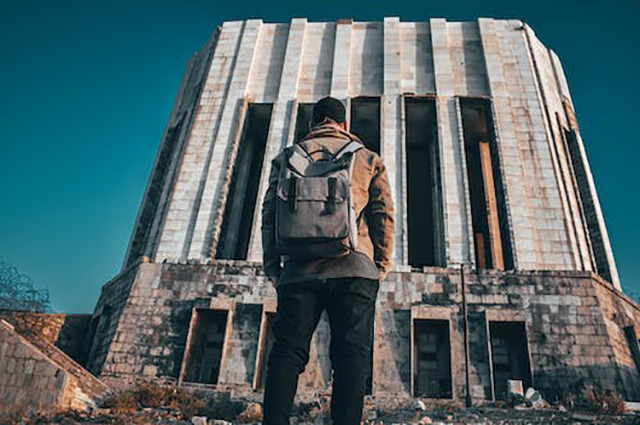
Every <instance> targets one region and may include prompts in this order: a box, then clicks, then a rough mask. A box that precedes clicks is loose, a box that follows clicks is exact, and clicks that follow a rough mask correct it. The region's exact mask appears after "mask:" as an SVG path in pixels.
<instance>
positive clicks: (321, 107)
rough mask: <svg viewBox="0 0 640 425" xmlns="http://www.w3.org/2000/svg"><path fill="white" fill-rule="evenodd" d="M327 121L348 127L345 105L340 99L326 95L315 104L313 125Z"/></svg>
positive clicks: (344, 127)
mask: <svg viewBox="0 0 640 425" xmlns="http://www.w3.org/2000/svg"><path fill="white" fill-rule="evenodd" d="M325 121H329V122H333V123H335V124H337V125H339V126H340V127H342V128H343V129H344V130H346V129H347V113H346V110H345V108H344V105H343V104H342V102H340V101H339V100H338V99H334V98H333V97H325V98H324V99H320V100H319V101H318V102H317V103H316V104H315V105H314V106H313V119H312V120H311V125H312V126H316V125H318V124H321V123H323V122H325Z"/></svg>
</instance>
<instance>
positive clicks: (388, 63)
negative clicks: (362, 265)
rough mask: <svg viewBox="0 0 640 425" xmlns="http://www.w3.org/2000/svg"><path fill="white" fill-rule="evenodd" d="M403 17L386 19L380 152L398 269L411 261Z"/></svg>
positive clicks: (395, 260)
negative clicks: (391, 207)
mask: <svg viewBox="0 0 640 425" xmlns="http://www.w3.org/2000/svg"><path fill="white" fill-rule="evenodd" d="M400 57H401V56H400V18H396V17H388V18H384V59H383V60H384V70H383V72H384V77H383V81H384V86H383V87H384V93H383V96H382V99H381V105H382V111H381V118H382V122H381V134H380V155H381V157H382V160H383V161H384V163H385V166H386V167H387V173H388V175H389V184H390V185H391V194H392V195H393V202H394V205H395V223H396V231H395V249H394V255H393V260H394V264H395V267H396V269H399V268H401V267H402V266H403V265H406V263H407V244H406V238H405V236H406V232H407V222H406V211H405V207H406V202H405V199H406V197H405V196H404V187H405V184H404V178H403V176H404V169H405V158H404V145H403V140H404V137H403V136H404V123H403V121H402V119H401V117H402V114H401V108H402V99H401V97H400V95H401V93H400V68H401V66H402V64H401V61H400Z"/></svg>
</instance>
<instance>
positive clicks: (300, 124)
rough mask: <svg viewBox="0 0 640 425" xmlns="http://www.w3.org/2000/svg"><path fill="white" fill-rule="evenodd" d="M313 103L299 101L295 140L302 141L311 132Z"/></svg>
mask: <svg viewBox="0 0 640 425" xmlns="http://www.w3.org/2000/svg"><path fill="white" fill-rule="evenodd" d="M313 106H314V104H313V103H299V104H298V114H297V117H296V135H295V141H296V142H297V141H300V140H302V139H303V138H304V136H306V135H307V134H309V130H310V129H311V120H312V119H313Z"/></svg>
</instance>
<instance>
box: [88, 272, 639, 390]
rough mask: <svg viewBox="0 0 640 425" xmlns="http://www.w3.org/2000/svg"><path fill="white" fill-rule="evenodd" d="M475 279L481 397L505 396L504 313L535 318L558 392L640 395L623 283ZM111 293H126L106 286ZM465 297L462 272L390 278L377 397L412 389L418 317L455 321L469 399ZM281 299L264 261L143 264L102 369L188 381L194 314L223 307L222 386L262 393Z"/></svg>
mask: <svg viewBox="0 0 640 425" xmlns="http://www.w3.org/2000/svg"><path fill="white" fill-rule="evenodd" d="M464 279H465V283H466V287H467V295H466V298H467V303H468V305H469V332H470V358H471V364H470V366H471V367H470V369H471V393H472V395H473V397H474V399H477V400H487V399H489V400H490V399H492V398H493V393H492V391H493V389H492V385H493V384H492V378H491V365H490V361H489V358H490V353H489V350H490V348H489V345H490V344H489V340H488V338H487V329H488V323H489V322H493V321H517V322H519V321H521V322H524V324H525V327H526V338H527V343H528V349H529V355H530V358H531V369H532V374H533V384H534V385H535V387H536V388H538V389H540V390H541V391H543V394H545V396H546V397H555V396H561V395H562V394H566V393H569V392H572V391H574V392H575V391H578V390H579V389H580V388H581V386H582V385H584V384H586V383H596V384H597V385H599V386H602V387H603V388H608V389H613V390H616V391H617V392H619V393H621V394H624V395H626V396H627V397H628V398H633V399H636V398H638V397H640V379H639V375H638V370H637V369H636V367H635V364H634V363H633V357H632V353H631V349H630V348H629V345H628V343H627V342H626V340H625V337H624V327H625V326H628V325H629V324H633V323H638V321H639V320H640V309H638V306H637V305H635V304H634V303H633V302H632V301H631V300H629V299H628V298H627V297H625V296H624V295H622V294H620V293H619V292H617V291H616V290H615V289H614V288H613V287H612V286H611V284H609V283H607V282H606V281H604V280H602V279H601V278H599V277H598V276H596V275H594V274H593V273H591V272H560V271H555V272H494V271H485V272H480V273H476V272H473V271H470V270H468V269H467V270H466V271H465V274H464ZM112 287H114V288H115V287H116V286H112ZM104 297H105V298H106V297H113V298H119V297H123V294H118V293H116V292H112V293H106V292H105V293H104ZM461 299H462V295H461V273H460V270H457V269H437V268H434V269H427V270H426V271H425V272H423V273H415V272H414V273H409V272H405V273H391V274H390V275H389V277H388V279H387V280H386V281H385V282H384V283H383V284H382V286H381V289H380V292H379V297H378V300H379V301H378V309H377V316H376V328H375V345H374V347H375V354H374V369H373V391H374V394H381V395H382V394H396V395H398V396H405V397H410V396H411V395H412V391H411V388H412V382H411V381H412V378H411V376H412V361H411V356H412V354H411V351H412V349H411V332H412V329H413V328H412V323H413V320H414V319H419V318H422V319H425V318H426V319H444V320H449V321H450V324H451V364H452V374H453V377H452V378H453V384H454V385H453V387H454V394H453V398H454V400H462V399H464V394H465V385H464V351H463V350H464V345H463V340H464V339H463V333H462V332H463V330H462V329H463V317H462V314H461ZM269 303H275V293H274V290H273V288H272V287H271V285H270V284H269V283H268V281H267V280H266V279H265V277H264V276H263V275H262V272H261V271H260V266H259V264H255V263H253V264H252V263H242V262H223V261H218V262H212V263H211V264H200V265H197V264H192V265H187V264H151V263H146V264H141V265H140V266H139V268H138V270H137V273H136V277H135V278H134V283H133V285H132V287H131V292H130V293H128V296H127V302H126V304H125V306H124V308H123V310H122V314H121V316H120V319H119V321H117V322H115V321H114V322H113V323H112V328H113V329H111V330H110V331H109V333H113V335H114V338H113V342H112V343H111V344H110V345H108V346H105V347H104V350H105V351H106V352H105V353H102V352H96V353H94V355H95V356H96V357H98V358H103V357H104V358H105V359H106V360H105V362H104V364H103V365H100V369H101V370H102V375H101V376H102V378H103V379H105V380H107V381H108V382H113V383H114V384H116V385H117V384H118V383H123V382H129V381H134V380H136V379H137V378H139V377H141V376H145V377H151V378H158V379H161V380H168V381H178V380H179V379H180V371H181V367H182V362H183V360H184V359H183V355H184V352H185V348H186V343H187V336H188V333H189V328H190V321H191V318H192V311H193V309H194V308H214V309H223V310H228V311H231V312H233V318H232V319H231V326H230V327H229V328H228V329H227V333H228V334H227V335H226V337H225V345H224V354H223V360H222V370H221V373H220V379H219V381H218V383H219V385H218V386H219V388H227V387H232V388H244V389H246V390H250V389H251V387H252V385H253V382H254V374H255V373H256V370H255V367H256V364H257V361H256V359H257V352H258V349H257V347H258V343H259V333H258V331H259V329H260V327H261V326H260V325H261V320H265V319H264V316H262V319H260V317H261V316H260V315H259V314H258V311H259V310H260V309H261V308H262V306H266V307H265V308H268V305H269ZM256 309H257V310H256ZM321 326H326V324H324V323H323V324H322V325H321ZM328 340H329V334H328V332H326V331H322V330H320V332H318V333H317V334H316V336H315V337H314V340H313V342H312V356H311V358H312V359H311V361H310V363H309V366H308V368H307V370H306V371H305V374H304V375H303V377H302V379H301V382H300V387H301V389H303V390H309V391H317V390H322V389H325V390H326V389H327V388H328V385H329V382H330V374H329V373H328V371H329V368H330V365H329V363H328V356H327V355H326V348H327V346H328Z"/></svg>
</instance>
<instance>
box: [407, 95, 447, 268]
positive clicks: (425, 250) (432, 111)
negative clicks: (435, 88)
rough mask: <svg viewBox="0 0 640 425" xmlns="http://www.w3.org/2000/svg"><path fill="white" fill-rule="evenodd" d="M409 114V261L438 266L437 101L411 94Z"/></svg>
mask: <svg viewBox="0 0 640 425" xmlns="http://www.w3.org/2000/svg"><path fill="white" fill-rule="evenodd" d="M405 115H406V120H405V125H406V157H407V160H406V172H407V222H408V226H409V233H408V240H409V264H410V265H411V266H413V267H423V266H436V265H439V261H438V258H439V252H438V246H439V243H438V240H439V235H440V232H439V230H438V229H439V224H440V223H439V220H438V219H436V217H439V216H440V215H439V214H437V211H436V208H440V202H439V196H438V194H439V193H440V187H439V186H440V179H439V172H440V171H439V169H440V167H439V161H438V132H437V118H436V108H435V100H434V99H428V98H412V97H407V98H406V99H405Z"/></svg>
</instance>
